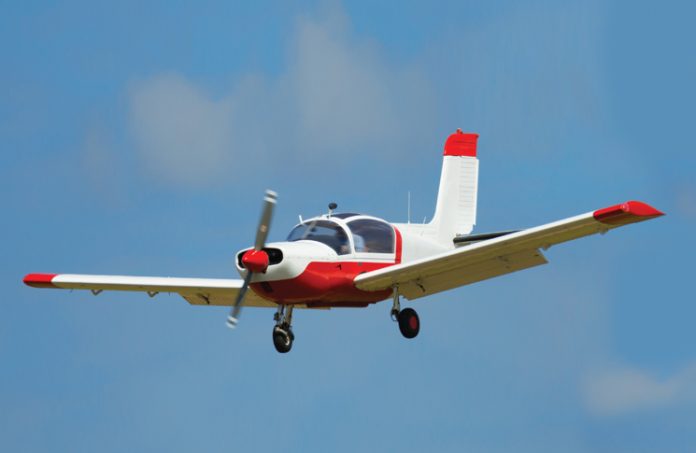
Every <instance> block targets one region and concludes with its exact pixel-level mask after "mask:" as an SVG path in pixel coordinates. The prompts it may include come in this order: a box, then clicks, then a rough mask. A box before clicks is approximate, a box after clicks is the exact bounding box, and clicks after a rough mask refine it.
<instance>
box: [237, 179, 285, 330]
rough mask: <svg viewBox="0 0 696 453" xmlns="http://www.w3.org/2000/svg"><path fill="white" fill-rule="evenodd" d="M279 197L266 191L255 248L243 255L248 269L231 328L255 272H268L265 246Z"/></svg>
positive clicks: (238, 296)
mask: <svg viewBox="0 0 696 453" xmlns="http://www.w3.org/2000/svg"><path fill="white" fill-rule="evenodd" d="M277 198H278V194H277V193H275V192H273V191H272V190H267V191H266V196H264V198H263V210H262V211H261V219H260V220H259V227H258V228H257V229H256V240H255V241H254V248H253V249H251V250H247V251H246V252H244V255H242V264H243V265H244V268H245V269H246V270H247V275H246V277H245V278H244V284H243V285H242V287H241V289H240V290H239V293H237V299H236V300H235V301H234V305H233V306H232V310H231V311H230V315H229V316H228V317H227V325H228V326H229V328H230V329H234V328H235V327H237V323H238V322H239V315H240V313H241V311H242V302H244V296H245V295H246V293H247V290H248V289H249V284H250V283H251V279H252V277H253V276H254V274H256V273H258V272H266V269H268V263H269V261H268V254H267V253H266V252H264V251H263V247H264V245H266V238H267V237H268V230H269V229H270V227H271V219H272V218H273V208H274V207H275V205H276V200H277Z"/></svg>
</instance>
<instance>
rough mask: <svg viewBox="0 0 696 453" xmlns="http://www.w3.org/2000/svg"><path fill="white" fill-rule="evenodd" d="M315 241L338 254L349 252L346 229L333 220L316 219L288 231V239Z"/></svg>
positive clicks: (292, 240)
mask: <svg viewBox="0 0 696 453" xmlns="http://www.w3.org/2000/svg"><path fill="white" fill-rule="evenodd" d="M302 240H307V241H317V242H321V243H322V244H326V245H328V246H329V247H331V248H332V249H334V250H335V251H336V253H338V254H339V255H345V254H346V253H350V242H349V241H348V235H347V234H346V231H345V230H344V229H343V228H341V227H340V226H339V225H338V224H336V223H334V222H329V221H326V220H316V221H312V222H307V223H303V224H302V225H298V226H296V227H295V228H293V230H292V231H291V232H290V235H289V236H288V241H290V242H294V241H302Z"/></svg>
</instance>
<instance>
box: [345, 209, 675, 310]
mask: <svg viewBox="0 0 696 453" xmlns="http://www.w3.org/2000/svg"><path fill="white" fill-rule="evenodd" d="M661 215H663V213H662V212H660V211H658V210H657V209H655V208H653V207H651V206H649V205H647V204H645V203H641V202H640V201H628V202H626V203H623V204H620V205H616V206H611V207H609V208H605V209H600V210H597V211H593V212H588V213H586V214H581V215H578V216H575V217H570V218H567V219H563V220H559V221H557V222H552V223H547V224H546V225H541V226H538V227H534V228H529V229H527V230H522V231H517V232H512V233H509V234H504V233H503V234H502V235H500V236H498V237H495V238H493V239H486V240H480V241H478V242H474V243H471V244H469V245H465V246H462V247H459V248H456V249H454V250H452V251H449V252H444V253H441V254H438V255H435V256H431V257H427V258H423V259H419V260H415V261H411V262H407V263H401V264H397V265H394V266H389V267H385V268H382V269H378V270H375V271H371V272H366V273H363V274H360V275H358V276H357V277H355V280H354V283H355V286H356V287H357V288H359V289H362V290H365V291H379V290H385V289H390V288H393V287H394V286H398V288H399V293H400V294H401V295H403V296H405V297H406V298H407V299H417V298H419V297H423V296H428V295H430V294H435V293H438V292H441V291H445V290H448V289H452V288H457V287H459V286H463V285H468V284H470V283H474V282H478V281H481V280H486V279H489V278H493V277H497V276H500V275H504V274H509V273H511V272H515V271H518V270H522V269H527V268H529V267H533V266H538V265H541V264H546V262H547V261H546V259H545V258H544V256H543V255H542V253H541V251H540V250H539V249H544V250H545V249H547V248H549V247H551V246H552V245H555V244H560V243H561V242H566V241H570V240H573V239H578V238H581V237H583V236H589V235H591V234H595V233H603V232H606V231H608V230H610V229H612V228H617V227H620V226H623V225H627V224H629V223H635V222H640V221H643V220H649V219H652V218H655V217H658V216H661Z"/></svg>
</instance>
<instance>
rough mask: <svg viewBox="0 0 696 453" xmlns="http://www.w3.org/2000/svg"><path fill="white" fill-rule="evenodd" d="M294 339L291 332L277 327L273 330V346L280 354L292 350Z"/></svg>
mask: <svg viewBox="0 0 696 453" xmlns="http://www.w3.org/2000/svg"><path fill="white" fill-rule="evenodd" d="M294 339H295V335H294V334H293V333H292V331H288V330H284V329H282V328H280V327H278V326H276V327H274V328H273V346H275V348H276V351H278V352H280V353H281V354H285V353H286V352H288V351H290V349H292V341H293V340H294Z"/></svg>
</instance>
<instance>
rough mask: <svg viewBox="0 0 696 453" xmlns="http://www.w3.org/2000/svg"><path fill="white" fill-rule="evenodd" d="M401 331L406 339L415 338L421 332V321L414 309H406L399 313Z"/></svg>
mask: <svg viewBox="0 0 696 453" xmlns="http://www.w3.org/2000/svg"><path fill="white" fill-rule="evenodd" d="M398 318H399V330H400V331H401V335H403V336H404V337H406V338H415V336H416V335H418V332H419V331H420V319H418V313H416V310H414V309H413V308H404V309H403V310H401V311H400V312H399V316H398Z"/></svg>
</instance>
